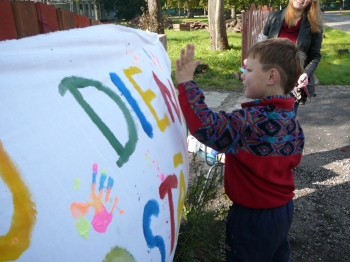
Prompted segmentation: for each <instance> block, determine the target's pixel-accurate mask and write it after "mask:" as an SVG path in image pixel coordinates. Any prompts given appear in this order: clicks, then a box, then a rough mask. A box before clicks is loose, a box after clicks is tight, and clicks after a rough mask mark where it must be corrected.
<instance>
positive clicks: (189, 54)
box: [175, 44, 201, 84]
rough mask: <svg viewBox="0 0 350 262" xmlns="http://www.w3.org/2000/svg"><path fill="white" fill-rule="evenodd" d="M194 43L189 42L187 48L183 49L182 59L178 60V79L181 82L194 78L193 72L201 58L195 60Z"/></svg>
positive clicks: (176, 72) (176, 76)
mask: <svg viewBox="0 0 350 262" xmlns="http://www.w3.org/2000/svg"><path fill="white" fill-rule="evenodd" d="M193 58H194V45H191V44H188V45H187V50H186V51H185V49H182V50H181V54H180V59H178V60H176V71H175V78H176V81H177V82H178V83H179V84H181V83H184V82H188V81H191V80H193V74H194V71H195V69H196V68H197V66H198V65H199V64H200V62H201V61H200V60H196V61H193Z"/></svg>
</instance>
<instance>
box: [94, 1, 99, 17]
mask: <svg viewBox="0 0 350 262" xmlns="http://www.w3.org/2000/svg"><path fill="white" fill-rule="evenodd" d="M93 3H94V11H95V20H97V21H100V9H99V6H98V4H99V1H98V0H94V1H93Z"/></svg>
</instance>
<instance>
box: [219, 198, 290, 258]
mask: <svg viewBox="0 0 350 262" xmlns="http://www.w3.org/2000/svg"><path fill="white" fill-rule="evenodd" d="M293 212H294V205H293V200H291V201H289V202H288V203H287V204H286V205H284V206H281V207H277V208H270V209H252V208H247V207H243V206H239V205H233V206H231V208H230V211H229V213H228V216H227V222H226V240H225V252H226V261H242V262H257V261H259V262H273V261H281V262H288V261H290V258H289V257H290V245H289V241H288V232H289V229H290V227H291V225H292V221H293Z"/></svg>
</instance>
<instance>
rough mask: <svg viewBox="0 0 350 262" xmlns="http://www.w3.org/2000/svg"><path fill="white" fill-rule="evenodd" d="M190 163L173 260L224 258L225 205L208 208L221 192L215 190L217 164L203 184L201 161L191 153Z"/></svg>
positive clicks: (220, 180) (218, 184)
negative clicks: (189, 176)
mask: <svg viewBox="0 0 350 262" xmlns="http://www.w3.org/2000/svg"><path fill="white" fill-rule="evenodd" d="M190 167H191V174H192V180H191V182H190V185H189V187H188V190H187V196H186V200H185V205H184V211H183V220H182V223H181V227H180V233H179V237H178V242H177V248H176V251H175V256H174V261H224V260H222V258H223V254H222V252H223V250H224V247H223V244H224V240H225V231H226V227H225V218H226V215H227V212H228V207H225V206H223V205H219V206H215V207H213V208H210V206H211V204H212V202H213V201H215V199H217V198H218V197H219V196H220V194H221V195H222V194H223V193H221V192H220V190H218V189H219V188H220V187H222V185H223V175H222V173H221V172H219V168H218V169H216V170H215V171H214V172H213V173H212V174H213V175H212V177H211V178H210V179H208V180H207V183H206V186H205V187H204V185H205V181H206V178H205V175H206V173H207V170H205V169H204V168H203V161H200V159H199V157H198V156H197V155H195V154H194V155H193V158H192V160H191V163H190ZM203 188H204V190H203ZM202 190H203V194H202V198H201V201H200V202H199V201H198V200H199V198H200V195H201V192H202ZM208 207H209V208H208Z"/></svg>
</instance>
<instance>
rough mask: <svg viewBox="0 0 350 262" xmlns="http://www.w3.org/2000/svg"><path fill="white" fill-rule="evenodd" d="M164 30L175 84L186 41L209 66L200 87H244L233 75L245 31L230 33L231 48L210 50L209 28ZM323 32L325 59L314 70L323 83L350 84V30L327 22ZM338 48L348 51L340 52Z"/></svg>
mask: <svg viewBox="0 0 350 262" xmlns="http://www.w3.org/2000/svg"><path fill="white" fill-rule="evenodd" d="M203 19H207V18H203ZM186 20H189V19H181V21H186ZM193 20H195V21H199V19H197V17H196V18H195V19H191V21H193ZM203 22H204V21H203ZM165 33H166V35H167V45H168V54H169V57H170V60H171V63H172V79H173V81H174V84H176V81H175V78H174V70H175V61H176V59H178V57H179V54H180V50H181V48H185V47H186V44H187V43H192V44H194V45H195V48H196V53H195V56H196V57H195V58H196V59H200V60H202V63H203V64H207V65H208V66H209V70H207V71H206V72H202V73H201V74H199V75H196V76H195V81H196V82H197V83H198V85H199V86H200V87H202V88H203V89H210V90H232V89H240V88H242V84H241V83H240V81H239V80H238V79H235V78H234V77H233V73H234V72H238V71H239V68H240V66H241V46H242V35H241V34H240V33H230V32H228V33H227V36H228V42H229V46H230V49H229V50H225V51H211V50H210V39H209V33H208V31H207V30H196V31H174V30H166V32H165ZM324 36H325V37H324V39H323V43H322V49H321V52H322V59H321V62H320V63H319V65H318V67H317V69H316V72H315V74H316V76H317V77H318V79H319V81H320V85H331V84H334V85H350V54H349V52H350V34H347V33H345V32H344V31H341V30H337V29H332V28H329V27H327V26H325V28H324ZM338 50H345V51H343V52H341V51H340V53H339V51H338ZM346 50H348V52H347V51H346Z"/></svg>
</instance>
